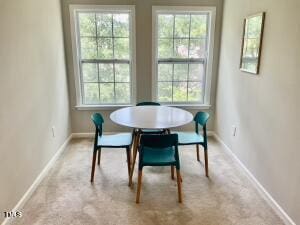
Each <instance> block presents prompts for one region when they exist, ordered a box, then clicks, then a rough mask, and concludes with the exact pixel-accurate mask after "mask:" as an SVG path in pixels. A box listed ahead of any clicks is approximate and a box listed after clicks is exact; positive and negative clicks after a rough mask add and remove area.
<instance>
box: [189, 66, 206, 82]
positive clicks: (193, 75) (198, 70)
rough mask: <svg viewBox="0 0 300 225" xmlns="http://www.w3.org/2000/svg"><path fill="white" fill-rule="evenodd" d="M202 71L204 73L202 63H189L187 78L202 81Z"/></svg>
mask: <svg viewBox="0 0 300 225" xmlns="http://www.w3.org/2000/svg"><path fill="white" fill-rule="evenodd" d="M203 73H204V65H203V64H201V63H199V64H194V63H192V64H190V69H189V80H190V81H202V80H203Z"/></svg>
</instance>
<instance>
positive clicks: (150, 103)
mask: <svg viewBox="0 0 300 225" xmlns="http://www.w3.org/2000/svg"><path fill="white" fill-rule="evenodd" d="M145 105H156V106H159V105H160V104H159V103H158V102H139V103H137V104H136V106H145Z"/></svg>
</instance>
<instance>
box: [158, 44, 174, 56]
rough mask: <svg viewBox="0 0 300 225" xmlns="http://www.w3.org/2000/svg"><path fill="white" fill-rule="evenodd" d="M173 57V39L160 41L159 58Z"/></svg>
mask: <svg viewBox="0 0 300 225" xmlns="http://www.w3.org/2000/svg"><path fill="white" fill-rule="evenodd" d="M172 57H173V39H159V40H158V58H172Z"/></svg>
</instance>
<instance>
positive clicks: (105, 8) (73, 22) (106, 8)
mask: <svg viewBox="0 0 300 225" xmlns="http://www.w3.org/2000/svg"><path fill="white" fill-rule="evenodd" d="M78 11H81V12H82V11H86V12H97V11H102V12H110V11H120V12H129V14H130V16H129V20H130V21H129V23H130V26H129V27H130V30H129V32H130V34H131V40H130V50H131V51H130V61H131V77H130V85H131V90H130V91H131V98H130V103H129V104H118V103H117V104H103V105H102V104H97V105H87V104H83V102H82V87H81V81H80V76H81V75H80V65H79V60H80V49H79V47H78V46H80V43H79V40H78V35H77V34H78V32H79V31H78V20H77V18H76V14H77V12H78ZM69 13H70V28H71V34H70V36H71V45H72V58H73V76H74V80H75V94H76V105H75V106H74V107H75V108H76V109H78V110H88V109H101V108H116V107H121V106H125V105H126V106H128V105H135V103H136V32H135V6H134V5H93V4H85V5H77V4H71V5H69Z"/></svg>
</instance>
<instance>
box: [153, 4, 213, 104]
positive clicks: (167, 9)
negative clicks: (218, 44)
mask: <svg viewBox="0 0 300 225" xmlns="http://www.w3.org/2000/svg"><path fill="white" fill-rule="evenodd" d="M176 12H179V13H184V12H187V13H193V12H195V13H198V12H206V13H208V14H209V15H210V21H209V26H210V29H209V34H208V36H209V38H208V41H209V43H208V56H207V59H208V60H207V61H208V65H207V67H206V74H205V76H206V79H205V95H204V102H203V104H199V103H188V102H185V103H172V104H170V103H168V104H167V105H172V106H184V107H185V108H187V107H189V106H190V107H197V108H202V107H203V108H209V107H210V103H211V101H210V100H211V82H212V70H213V53H214V42H215V26H216V7H214V6H212V7H205V6H152V100H153V101H157V75H158V74H157V60H158V57H157V40H158V34H157V31H158V29H157V14H158V13H176Z"/></svg>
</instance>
